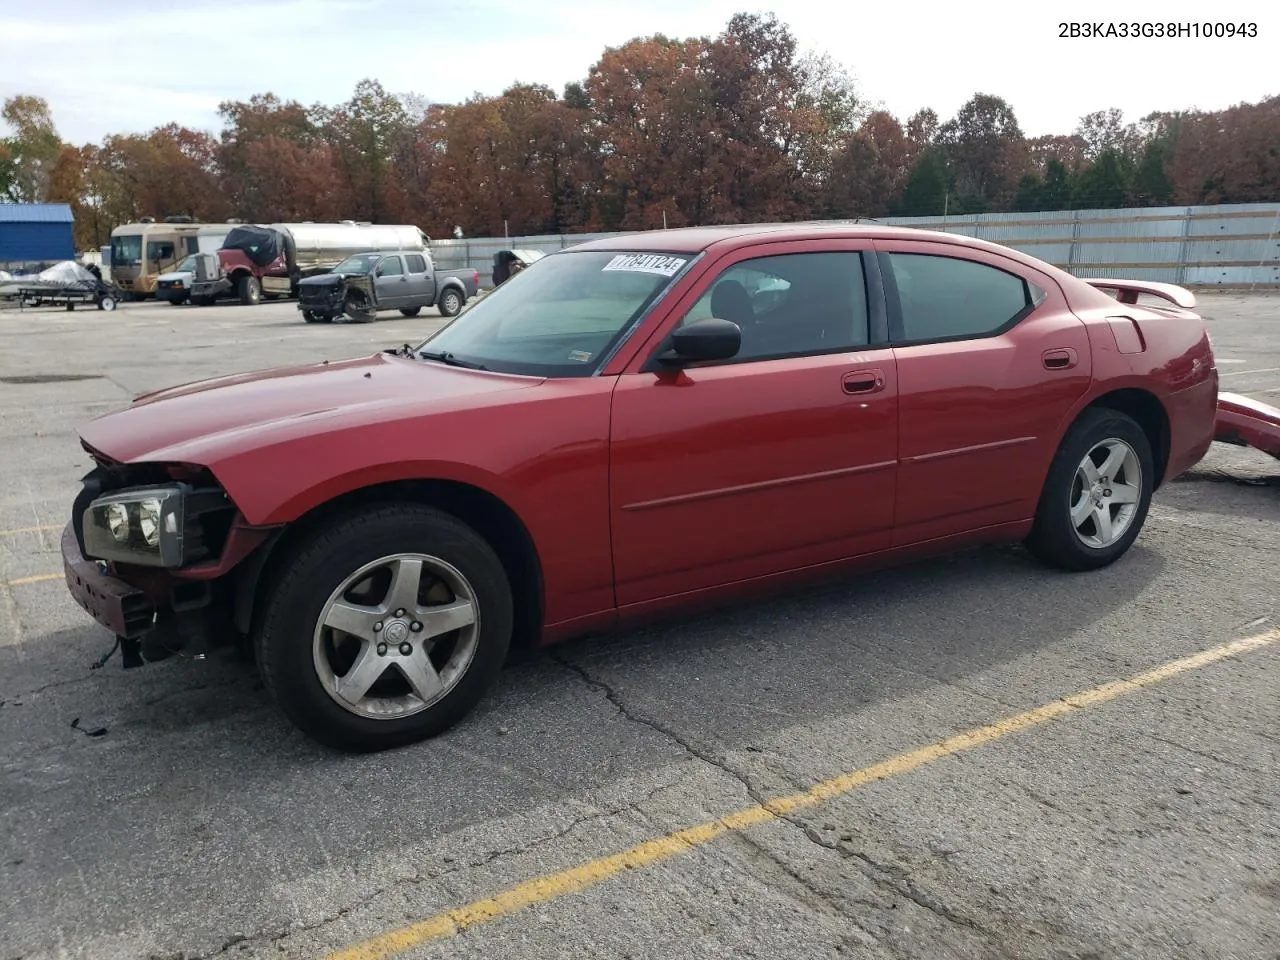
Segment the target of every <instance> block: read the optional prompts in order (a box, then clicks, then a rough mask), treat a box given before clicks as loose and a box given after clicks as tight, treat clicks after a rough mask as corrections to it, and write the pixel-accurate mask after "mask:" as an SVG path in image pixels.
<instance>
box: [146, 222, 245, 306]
mask: <svg viewBox="0 0 1280 960" xmlns="http://www.w3.org/2000/svg"><path fill="white" fill-rule="evenodd" d="M231 230H232V224H229V223H221V224H218V225H216V226H212V227H201V228H200V229H199V230H197V231H196V252H197V253H212V252H214V251H216V250H217V249H218V248H219V247H220V246H222V242H223V241H224V240H225V239H226V238H227V234H228V233H230V232H231ZM195 257H196V254H194V253H193V254H191V255H190V256H188V257H186V258H185V259H184V260H183V261H182V262H181V263H179V264H178V265H177V266H176V267H174V268H173V269H172V270H171V271H169V272H168V273H162V274H160V276H158V277H156V299H157V300H167V301H169V303H171V304H173V305H174V306H175V307H176V306H177V305H178V304H180V303H186V302H187V301H188V300H190V299H191V284H192V281H193V280H194V278H195V269H196V267H195Z"/></svg>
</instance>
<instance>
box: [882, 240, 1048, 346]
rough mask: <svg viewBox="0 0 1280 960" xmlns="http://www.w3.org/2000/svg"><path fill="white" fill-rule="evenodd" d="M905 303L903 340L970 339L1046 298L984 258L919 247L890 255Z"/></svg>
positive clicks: (1005, 324) (999, 328)
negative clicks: (920, 250)
mask: <svg viewBox="0 0 1280 960" xmlns="http://www.w3.org/2000/svg"><path fill="white" fill-rule="evenodd" d="M885 256H886V257H887V259H888V261H889V264H890V267H891V268H892V270H893V278H894V281H895V282H896V285H897V288H898V301H899V303H900V305H901V308H902V333H901V338H900V339H901V340H903V341H906V342H919V341H930V340H967V339H976V338H979V337H988V336H991V335H993V334H996V333H1000V332H1002V331H1003V330H1005V329H1007V328H1008V327H1010V326H1012V325H1013V324H1014V323H1016V322H1017V321H1018V320H1021V319H1022V318H1023V317H1024V316H1026V314H1028V313H1029V312H1030V311H1031V310H1032V309H1033V308H1034V306H1035V305H1036V304H1038V303H1039V302H1040V301H1041V300H1042V299H1044V294H1043V291H1041V290H1039V289H1038V288H1032V287H1031V286H1030V285H1029V284H1028V283H1027V282H1026V281H1025V280H1023V279H1022V278H1021V277H1018V276H1015V275H1014V274H1012V273H1007V272H1006V271H1004V270H1000V269H997V268H996V267H990V266H987V265H986V264H985V263H976V262H974V261H972V260H962V259H959V258H957V257H943V256H935V255H932V254H919V253H890V254H886V255H885Z"/></svg>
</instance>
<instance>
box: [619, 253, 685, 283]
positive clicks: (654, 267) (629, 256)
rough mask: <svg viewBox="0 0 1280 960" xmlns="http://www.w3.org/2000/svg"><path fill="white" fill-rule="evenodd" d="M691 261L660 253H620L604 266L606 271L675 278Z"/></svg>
mask: <svg viewBox="0 0 1280 960" xmlns="http://www.w3.org/2000/svg"><path fill="white" fill-rule="evenodd" d="M688 262H689V261H688V260H686V259H685V258H684V257H664V256H663V255H662V254H658V253H620V254H618V255H617V256H616V257H614V258H613V259H612V260H610V261H609V262H608V263H606V264H605V265H604V269H605V270H606V271H608V270H614V271H622V272H624V273H656V274H658V275H659V276H663V277H674V276H675V275H676V274H677V273H678V272H679V271H680V268H681V267H683V266H684V265H685V264H686V263H688Z"/></svg>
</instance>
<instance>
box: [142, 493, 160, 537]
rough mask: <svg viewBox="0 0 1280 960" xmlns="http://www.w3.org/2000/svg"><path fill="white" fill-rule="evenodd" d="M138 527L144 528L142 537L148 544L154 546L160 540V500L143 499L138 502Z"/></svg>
mask: <svg viewBox="0 0 1280 960" xmlns="http://www.w3.org/2000/svg"><path fill="white" fill-rule="evenodd" d="M138 527H139V528H140V529H141V530H142V539H144V540H146V541H147V546H149V547H154V546H155V545H156V544H157V543H159V542H160V501H159V500H143V501H142V502H141V503H140V504H138Z"/></svg>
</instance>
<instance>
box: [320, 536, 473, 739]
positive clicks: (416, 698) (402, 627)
mask: <svg viewBox="0 0 1280 960" xmlns="http://www.w3.org/2000/svg"><path fill="white" fill-rule="evenodd" d="M479 636H480V621H479V611H478V610H477V607H476V600H475V592H474V590H473V588H472V586H471V584H470V583H468V582H467V579H466V577H464V576H463V575H462V573H461V572H459V570H458V569H457V568H456V567H454V566H453V565H451V564H449V563H447V562H445V561H444V560H441V559H440V558H439V557H432V556H428V555H427V554H421V553H400V554H393V555H391V556H387V557H380V558H379V559H377V560H374V561H373V562H372V563H367V564H365V565H364V566H363V567H361V568H360V569H358V570H356V571H355V572H354V573H352V574H351V576H349V577H347V578H346V579H344V580H343V581H342V583H340V584H339V585H338V587H337V589H335V590H334V591H333V593H332V594H331V595H330V596H329V599H328V601H327V602H326V603H325V606H324V610H323V611H322V612H321V614H320V619H319V622H318V623H317V624H316V629H315V635H314V639H313V648H312V656H313V660H314V664H315V670H316V675H317V676H318V677H319V678H320V682H321V683H322V684H323V685H324V688H325V692H326V693H328V694H329V696H330V697H332V698H333V700H334V702H335V703H337V704H338V706H340V707H342V708H343V709H344V710H349V711H350V712H352V713H354V714H355V715H356V716H359V717H368V718H370V719H373V720H383V719H397V718H400V717H411V716H413V715H414V714H416V713H420V712H421V711H423V710H425V709H427V708H428V707H430V706H431V705H432V704H434V703H438V702H439V701H440V700H441V699H442V698H443V697H445V696H446V695H447V694H448V693H449V691H450V690H452V689H453V688H454V687H455V686H456V685H457V683H458V681H459V680H460V679H461V678H462V675H463V674H464V673H466V670H467V667H469V666H470V665H471V661H472V659H473V658H474V657H475V652H476V646H477V643H478V639H479Z"/></svg>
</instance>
